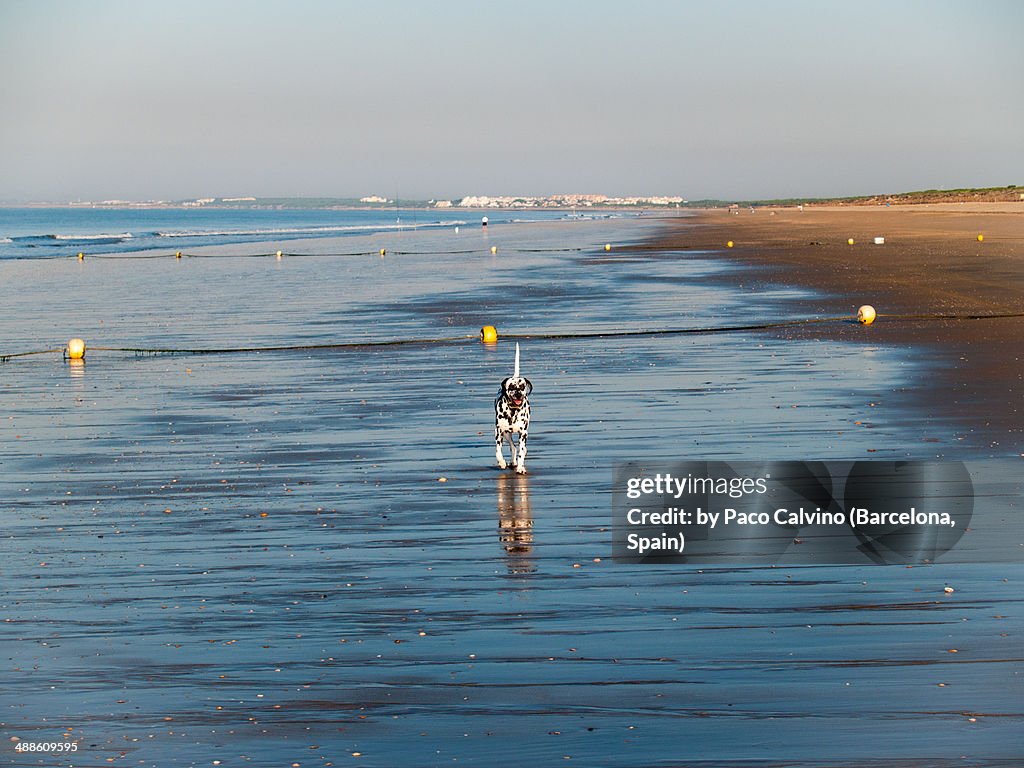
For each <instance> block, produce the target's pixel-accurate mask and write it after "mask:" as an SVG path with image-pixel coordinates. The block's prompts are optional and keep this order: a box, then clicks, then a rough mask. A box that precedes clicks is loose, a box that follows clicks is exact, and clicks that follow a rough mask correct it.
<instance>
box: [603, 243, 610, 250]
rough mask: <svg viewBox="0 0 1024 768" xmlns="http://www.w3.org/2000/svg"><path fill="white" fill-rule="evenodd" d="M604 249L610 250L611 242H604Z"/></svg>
mask: <svg viewBox="0 0 1024 768" xmlns="http://www.w3.org/2000/svg"><path fill="white" fill-rule="evenodd" d="M604 249H605V250H606V251H610V250H611V249H612V244H611V243H605V244H604Z"/></svg>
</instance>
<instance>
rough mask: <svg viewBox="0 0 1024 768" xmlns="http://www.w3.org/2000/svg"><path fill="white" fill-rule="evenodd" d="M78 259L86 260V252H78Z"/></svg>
mask: <svg viewBox="0 0 1024 768" xmlns="http://www.w3.org/2000/svg"><path fill="white" fill-rule="evenodd" d="M78 260H79V261H85V254H84V253H81V252H80V253H79V254H78Z"/></svg>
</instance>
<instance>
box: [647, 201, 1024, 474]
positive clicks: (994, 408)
mask: <svg viewBox="0 0 1024 768" xmlns="http://www.w3.org/2000/svg"><path fill="white" fill-rule="evenodd" d="M979 235H980V236H981V240H980V241H979ZM876 237H881V238H883V239H884V244H880V245H876V244H875V243H874V239H875V238H876ZM850 239H852V240H853V241H854V243H853V245H850V244H849V243H848V240H850ZM730 240H731V241H733V246H732V247H731V248H730V247H728V246H727V243H728V242H729V241H730ZM653 247H656V248H663V247H671V248H679V249H682V250H684V251H685V250H691V249H695V250H705V249H713V250H715V251H716V252H718V253H719V254H720V255H721V256H722V258H723V259H726V260H727V261H729V262H732V263H736V264H741V265H742V266H743V267H744V269H743V270H742V271H740V272H739V273H737V276H736V278H735V280H733V282H734V283H737V284H739V285H741V287H742V289H743V290H745V291H748V292H749V295H750V296H751V300H752V301H756V300H757V299H756V297H757V294H758V292H759V291H760V290H763V288H764V287H765V286H772V287H777V286H778V285H779V284H787V285H793V286H799V287H804V288H808V289H810V292H809V293H807V294H806V295H805V296H804V297H801V298H800V299H798V300H797V301H796V303H797V304H798V306H799V307H800V311H802V312H804V313H806V315H807V316H832V315H841V314H856V311H857V308H858V307H859V306H860V305H863V304H870V305H872V306H873V307H874V308H875V310H876V311H877V312H878V314H879V319H878V320H877V321H876V322H875V323H874V325H872V326H871V327H870V328H861V327H857V326H853V327H851V326H849V325H843V324H828V325H814V326H809V327H807V328H787V329H785V330H784V331H783V332H782V333H784V334H786V335H793V336H798V337H808V336H810V337H814V338H822V339H864V338H866V337H867V336H870V337H871V338H873V339H875V340H876V341H878V343H880V344H883V345H886V346H889V347H892V348H904V349H906V348H913V349H914V353H913V354H914V356H915V358H916V359H919V360H922V361H925V362H926V371H925V372H924V373H923V375H921V376H919V377H916V378H915V379H914V381H913V383H912V386H911V387H909V388H904V391H901V392H899V393H896V394H897V395H898V396H900V397H905V398H907V399H908V401H909V402H911V403H913V406H912V407H913V408H914V412H915V414H916V416H917V417H918V418H919V419H920V426H921V428H922V429H927V425H929V424H934V423H936V422H945V423H946V424H948V425H949V426H950V427H952V428H954V429H956V430H957V431H958V432H960V433H962V434H964V435H969V436H970V439H973V440H975V441H978V442H981V443H987V444H988V445H989V446H990V447H991V449H992V452H993V453H994V454H997V455H998V454H1002V455H1014V454H1015V453H1020V451H1021V449H1022V448H1024V407H1022V399H1024V363H1022V360H1021V345H1020V339H1021V338H1024V316H1022V313H1024V203H966V204H960V203H946V204H942V203H935V204H929V205H903V206H891V207H888V206H884V205H873V206H850V205H847V206H806V207H803V208H802V209H798V208H797V207H795V206H793V207H787V208H758V209H756V212H752V211H751V210H750V209H748V208H742V209H737V210H735V211H730V210H725V209H722V210H709V211H703V212H700V213H699V214H696V215H695V216H694V218H693V219H691V220H687V222H686V223H685V225H683V226H682V227H679V228H676V229H675V230H674V231H673V230H672V229H671V228H670V229H669V230H668V231H666V233H665V234H664V235H663V236H662V237H659V238H658V239H657V240H656V241H655V243H654V244H653ZM730 279H732V278H730ZM886 315H890V316H892V315H911V316H924V317H923V318H918V317H886ZM989 315H996V316H998V315H1014V316H1012V317H999V318H997V319H984V318H985V316H989ZM944 316H956V317H957V318H962V319H944ZM910 389H912V391H908V390H910Z"/></svg>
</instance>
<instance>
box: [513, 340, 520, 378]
mask: <svg viewBox="0 0 1024 768" xmlns="http://www.w3.org/2000/svg"><path fill="white" fill-rule="evenodd" d="M512 377H513V378H516V379H518V378H519V342H518V341H517V342H516V370H515V373H513V374H512Z"/></svg>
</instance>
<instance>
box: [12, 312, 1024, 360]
mask: <svg viewBox="0 0 1024 768" xmlns="http://www.w3.org/2000/svg"><path fill="white" fill-rule="evenodd" d="M878 317H880V318H881V317H884V318H888V319H892V320H956V321H962V320H1004V319H1009V318H1020V317H1024V312H1005V313H998V314H980V313H965V314H881V315H878ZM856 322H857V320H856V318H855V317H853V316H850V315H839V316H836V317H809V318H797V319H793V320H780V321H779V322H774V323H747V324H743V325H716V326H704V327H699V328H659V329H651V330H643V329H640V330H633V331H590V332H581V331H569V332H565V333H507V334H503V338H505V339H507V340H509V341H555V340H572V339H616V338H639V337H644V336H648V337H650V336H690V335H692V336H696V335H706V334H717V333H740V332H746V331H767V330H774V329H777V328H792V327H797V326H806V325H821V324H825V323H856ZM479 338H480V336H479V335H478V334H473V335H466V336H442V337H433V338H419V339H390V340H387V341H346V342H334V343H327V344H282V345H276V346H266V347H219V348H189V347H105V346H90V347H89V349H90V350H92V351H100V352H123V353H130V354H135V355H231V354H243V353H245V354H259V353H261V352H317V351H327V350H366V349H387V348H398V347H426V346H451V345H458V344H465V343H467V342H471V341H478V340H479ZM66 352H67V350H66V349H64V348H61V347H58V348H51V349H40V350H33V351H30V352H12V353H7V354H0V363H6V362H7V361H8V360H12V359H14V358H20V357H29V356H31V355H46V354H55V353H65V354H66Z"/></svg>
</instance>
